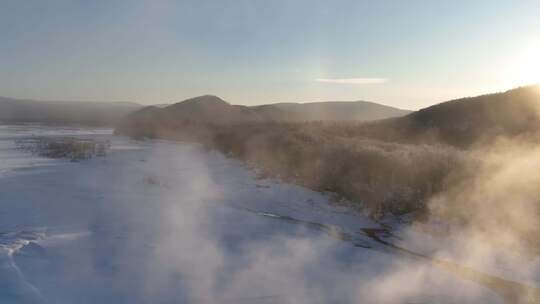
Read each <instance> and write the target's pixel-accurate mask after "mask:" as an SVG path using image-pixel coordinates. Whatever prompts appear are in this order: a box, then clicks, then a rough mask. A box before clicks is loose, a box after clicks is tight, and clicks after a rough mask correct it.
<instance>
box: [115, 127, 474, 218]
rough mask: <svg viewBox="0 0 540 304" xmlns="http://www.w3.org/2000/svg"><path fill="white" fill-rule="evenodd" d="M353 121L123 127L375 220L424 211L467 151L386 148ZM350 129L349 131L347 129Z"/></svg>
mask: <svg viewBox="0 0 540 304" xmlns="http://www.w3.org/2000/svg"><path fill="white" fill-rule="evenodd" d="M355 125H356V123H343V122H340V123H325V122H306V123H242V124H228V125H223V124H220V125H212V124H206V123H204V124H203V123H196V122H189V121H182V122H176V123H174V124H171V123H169V124H140V125H130V126H129V127H123V128H122V127H119V128H118V129H117V132H118V133H122V134H127V135H130V136H132V137H135V138H163V139H171V140H182V141H194V142H200V143H203V144H204V145H205V146H207V147H208V148H210V149H216V150H218V151H221V152H223V153H225V154H226V155H229V156H232V157H235V158H238V159H241V160H243V161H245V162H246V163H247V164H248V165H250V166H251V167H253V168H256V169H257V171H258V172H259V173H260V174H262V175H265V176H270V177H278V178H281V179H283V180H286V181H289V182H293V183H296V184H300V185H303V186H306V187H309V188H311V189H314V190H317V191H324V192H332V193H335V194H337V195H339V196H341V197H343V198H346V199H348V200H349V201H351V202H354V203H355V205H354V206H353V207H357V208H359V209H362V208H365V207H367V208H368V209H369V210H370V211H371V214H372V216H373V217H375V218H378V217H381V216H383V215H384V214H388V213H392V214H404V213H408V212H411V211H418V212H420V213H422V211H425V208H426V204H427V200H428V199H429V198H430V197H431V196H432V195H433V194H435V193H438V192H439V191H442V190H444V189H445V187H446V186H445V184H446V183H447V177H448V176H449V173H450V172H451V171H452V170H455V169H457V168H461V167H463V166H464V165H465V164H466V161H467V158H466V156H465V155H466V153H465V152H463V151H460V150H459V149H456V148H453V147H450V146H447V145H428V144H420V145H415V144H405V143H389V142H385V141H382V140H374V139H367V138H364V137H361V136H357V135H356V134H355V133H354V132H349V130H355V129H356V128H355V127H354V126H355ZM349 127H350V128H349Z"/></svg>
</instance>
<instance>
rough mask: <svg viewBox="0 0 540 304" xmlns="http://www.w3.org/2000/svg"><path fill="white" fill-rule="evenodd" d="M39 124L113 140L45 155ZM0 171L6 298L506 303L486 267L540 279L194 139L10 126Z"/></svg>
mask: <svg viewBox="0 0 540 304" xmlns="http://www.w3.org/2000/svg"><path fill="white" fill-rule="evenodd" d="M32 134H39V135H47V136H56V135H63V136H65V135H70V134H71V135H76V136H77V137H82V138H99V139H108V140H111V142H112V147H111V151H110V152H109V154H108V155H107V156H106V157H103V158H99V157H98V158H94V159H90V160H86V161H81V162H69V161H68V160H49V159H44V158H40V157H35V156H33V155H30V154H26V153H24V152H21V151H18V150H16V149H15V148H14V145H13V140H14V139H16V138H22V137H26V136H30V135H32ZM0 170H3V171H0V172H3V173H2V174H0V205H1V207H2V208H1V210H0V282H1V283H0V302H6V303H504V300H508V298H507V299H505V298H504V294H503V292H501V288H503V287H500V286H495V285H493V284H492V285H490V284H489V283H486V280H483V279H477V278H478V277H482V278H485V277H484V276H483V275H485V274H487V275H493V276H494V277H495V278H505V279H507V280H509V282H514V283H516V282H517V283H516V284H517V285H516V286H518V287H517V288H518V289H519V288H521V287H519V286H522V285H523V284H526V286H529V287H533V286H535V284H538V282H539V281H538V280H537V279H538V276H536V277H535V276H531V275H530V274H531V273H532V274H538V271H537V270H538V269H540V268H539V267H538V265H539V263H538V261H537V260H536V259H534V258H531V259H529V260H525V259H517V260H515V264H513V266H509V267H510V268H509V269H496V268H493V265H486V267H485V268H481V267H480V268H471V269H472V270H473V271H475V272H478V273H479V274H478V276H477V277H474V276H473V277H472V278H471V276H468V275H467V273H468V272H466V271H465V270H463V268H461V266H464V265H461V264H460V260H459V259H455V260H453V258H455V255H452V254H451V253H452V250H447V251H442V252H446V253H447V255H445V256H443V255H442V254H438V255H437V256H436V258H439V259H443V258H444V261H450V262H452V263H454V264H452V265H450V266H449V264H444V265H442V267H441V265H440V264H437V263H440V262H435V263H433V262H432V260H431V258H432V256H431V255H430V254H429V253H430V252H433V248H436V249H437V250H439V249H440V248H441V246H442V248H444V246H446V245H447V243H445V242H443V241H441V240H440V239H437V238H435V237H433V236H429V235H426V234H422V233H421V232H420V231H419V230H414V229H411V228H400V227H401V225H400V224H399V223H397V222H391V223H389V224H390V225H391V226H393V227H394V231H393V235H394V236H391V235H385V234H384V233H383V231H384V229H383V228H385V227H382V226H381V225H380V224H377V223H374V222H372V221H370V220H369V219H367V218H366V217H364V216H362V215H352V214H351V212H349V210H347V209H345V208H343V207H339V206H336V205H332V204H330V203H329V201H330V197H329V196H325V195H322V194H319V193H315V192H312V191H309V190H306V189H303V188H301V187H297V186H293V185H288V184H283V183H279V182H277V181H273V180H258V179H256V178H255V176H254V174H253V172H251V171H249V170H247V169H246V168H244V167H243V166H242V164H241V163H240V162H238V161H235V160H231V159H227V158H225V157H224V156H223V155H221V154H219V153H215V152H208V151H205V150H204V149H203V148H201V147H200V146H198V145H193V144H187V143H177V144H175V143H169V142H163V141H145V142H135V141H131V140H128V139H126V138H120V137H114V136H112V135H110V131H104V130H82V129H78V130H68V129H54V128H48V129H43V128H41V127H38V126H30V127H29V126H25V127H2V128H0ZM379 232H380V233H379ZM398 247H399V248H398ZM400 248H401V249H400ZM403 248H406V250H411V251H412V252H413V254H407V253H404V252H403V250H402V249H403ZM448 248H450V247H448ZM417 252H420V253H421V254H422V255H425V257H419V256H415V255H414V253H417ZM499 258H500V261H503V262H504V261H508V259H507V258H506V256H504V255H501V256H500V257H499ZM468 266H471V267H475V266H478V265H477V264H474V265H468ZM525 268H527V271H526V272H525V271H523V272H520V269H525ZM464 271H465V272H464ZM464 273H465V274H464ZM469 274H470V273H469ZM520 274H522V275H520ZM522 283H523V284H522ZM501 284H503V285H504V283H501ZM509 284H513V283H509ZM505 286H506V285H505ZM504 288H506V287H504ZM513 290H515V289H513ZM523 290H525V289H523ZM527 290H528V289H527Z"/></svg>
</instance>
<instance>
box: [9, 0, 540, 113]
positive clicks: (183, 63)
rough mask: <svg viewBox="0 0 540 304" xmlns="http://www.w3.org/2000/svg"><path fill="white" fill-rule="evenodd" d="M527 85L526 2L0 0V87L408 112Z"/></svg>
mask: <svg viewBox="0 0 540 304" xmlns="http://www.w3.org/2000/svg"><path fill="white" fill-rule="evenodd" d="M535 82H540V1H539V0H530V1H527V0H509V1H498V0H485V1H483V0H482V1H480V0H479V1H474V0H452V1H414V0H412V1H411V0H408V1H399V0H396V1H375V0H372V1H360V0H350V1H340V0H333V1H330V0H324V1H323V0H289V1H285V0H264V1H263V0H261V1H259V0H230V1H229V0H214V1H205V0H190V1H188V0H184V1H165V0H164V1H161V0H152V1H151V0H148V1H142V0H136V1H115V0H103V1H91V0H72V1H67V0H66V1H56V0H47V1H44V0H35V1H31V0H0V96H10V97H21V98H34V99H55V100H122V101H136V102H140V103H146V104H148V103H164V102H175V101H180V100H182V99H185V98H187V97H192V96H196V95H202V94H215V95H219V96H220V97H222V98H224V99H226V100H227V101H229V102H231V103H237V104H261V103H270V102H281V101H316V100H370V101H375V102H381V103H384V104H389V105H393V106H397V107H401V108H410V109H416V108H420V107H424V106H427V105H429V104H432V103H436V102H440V101H444V100H447V99H451V98H455V97H461V96H466V95H477V94H480V93H486V92H493V91H500V90H505V89H508V88H511V87H514V86H519V85H524V84H527V83H535Z"/></svg>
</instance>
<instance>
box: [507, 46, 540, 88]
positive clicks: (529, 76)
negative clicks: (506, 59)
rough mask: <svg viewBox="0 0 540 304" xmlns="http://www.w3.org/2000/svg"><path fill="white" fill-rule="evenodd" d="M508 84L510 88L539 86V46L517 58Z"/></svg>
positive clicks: (531, 48)
mask: <svg viewBox="0 0 540 304" xmlns="http://www.w3.org/2000/svg"><path fill="white" fill-rule="evenodd" d="M510 82H511V85H512V86H526V85H534V84H540V44H536V45H534V46H532V47H530V48H528V49H527V50H525V51H524V52H522V53H521V54H519V55H518V56H517V58H516V66H515V68H514V73H512V75H511V80H510Z"/></svg>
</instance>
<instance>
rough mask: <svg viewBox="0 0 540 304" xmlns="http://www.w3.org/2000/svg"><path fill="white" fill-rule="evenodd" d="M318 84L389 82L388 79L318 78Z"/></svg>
mask: <svg viewBox="0 0 540 304" xmlns="http://www.w3.org/2000/svg"><path fill="white" fill-rule="evenodd" d="M315 81H317V82H323V83H337V84H360V85H363V84H381V83H386V82H388V79H386V78H317V79H315Z"/></svg>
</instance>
